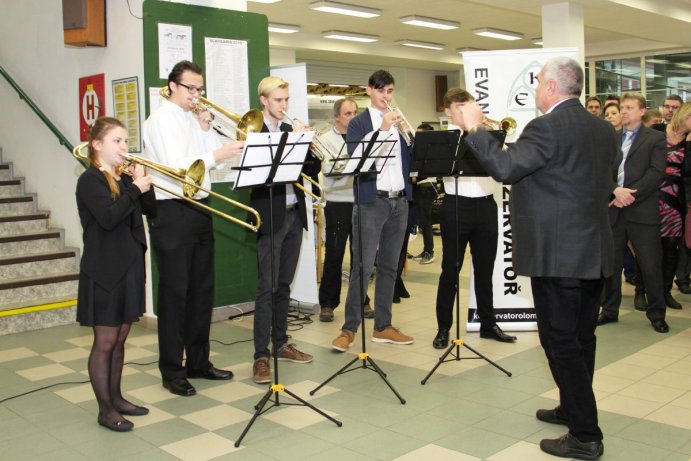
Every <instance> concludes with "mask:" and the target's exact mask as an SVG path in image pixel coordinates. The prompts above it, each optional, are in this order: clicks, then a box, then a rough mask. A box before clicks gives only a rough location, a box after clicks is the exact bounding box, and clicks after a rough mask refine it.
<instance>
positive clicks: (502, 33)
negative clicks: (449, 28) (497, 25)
mask: <svg viewBox="0 0 691 461" xmlns="http://www.w3.org/2000/svg"><path fill="white" fill-rule="evenodd" d="M473 33H474V34H475V35H481V36H483V37H490V38H498V39H501V40H520V39H522V38H523V34H519V33H517V32H510V31H508V30H501V29H492V28H489V27H481V28H479V29H473Z"/></svg>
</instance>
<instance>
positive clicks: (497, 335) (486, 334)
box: [480, 325, 516, 343]
mask: <svg viewBox="0 0 691 461" xmlns="http://www.w3.org/2000/svg"><path fill="white" fill-rule="evenodd" d="M480 338H487V339H495V340H497V341H500V342H502V343H512V342H514V341H516V337H515V336H511V335H507V334H506V333H504V332H503V331H502V330H501V328H499V325H493V326H492V328H490V329H489V330H483V329H480Z"/></svg>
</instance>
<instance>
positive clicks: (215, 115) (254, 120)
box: [159, 85, 264, 141]
mask: <svg viewBox="0 0 691 461" xmlns="http://www.w3.org/2000/svg"><path fill="white" fill-rule="evenodd" d="M159 94H160V95H161V96H162V97H164V98H165V99H168V98H170V88H168V86H167V85H166V86H164V87H163V88H161V90H160V91H159ZM196 101H197V108H196V109H195V112H197V113H198V112H200V111H203V110H208V111H209V113H210V114H211V127H212V128H214V129H215V130H216V131H218V132H219V133H221V134H222V135H223V136H225V137H227V138H230V139H235V140H237V141H244V140H245V139H247V133H259V132H260V131H261V130H262V126H264V115H262V111H260V110H259V109H250V110H249V111H247V112H245V114H244V115H240V114H236V113H234V112H231V111H229V110H228V109H224V108H223V107H221V106H219V105H218V104H215V103H213V102H211V101H209V100H208V99H206V98H205V97H203V96H199V98H197V99H196Z"/></svg>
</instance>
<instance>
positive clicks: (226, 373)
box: [187, 366, 233, 381]
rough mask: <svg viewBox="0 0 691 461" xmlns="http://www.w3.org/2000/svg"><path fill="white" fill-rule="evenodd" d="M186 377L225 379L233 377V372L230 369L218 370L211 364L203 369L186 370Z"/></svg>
mask: <svg viewBox="0 0 691 461" xmlns="http://www.w3.org/2000/svg"><path fill="white" fill-rule="evenodd" d="M187 377H188V378H203V379H210V380H212V381H226V380H228V379H233V372H232V371H230V370H219V369H218V368H216V367H214V366H211V367H209V368H208V369H207V370H205V371H188V372H187Z"/></svg>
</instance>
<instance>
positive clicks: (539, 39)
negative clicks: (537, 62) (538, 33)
mask: <svg viewBox="0 0 691 461" xmlns="http://www.w3.org/2000/svg"><path fill="white" fill-rule="evenodd" d="M531 42H532V44H533V45H540V46H542V45H543V42H542V37H537V38H534V39H532V40H531Z"/></svg>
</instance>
